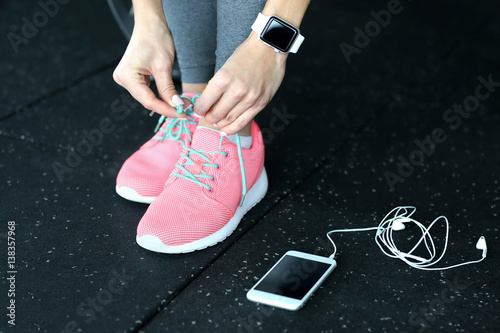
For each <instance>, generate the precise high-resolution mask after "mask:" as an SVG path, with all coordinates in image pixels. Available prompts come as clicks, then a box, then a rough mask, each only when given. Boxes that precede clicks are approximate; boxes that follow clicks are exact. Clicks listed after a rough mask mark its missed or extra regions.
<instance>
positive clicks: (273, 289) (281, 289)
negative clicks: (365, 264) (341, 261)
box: [247, 251, 337, 311]
mask: <svg viewBox="0 0 500 333" xmlns="http://www.w3.org/2000/svg"><path fill="white" fill-rule="evenodd" d="M335 267H337V262H336V261H335V260H334V259H330V258H326V257H321V256H317V255H314V254H309V253H304V252H298V251H288V252H287V253H285V255H283V257H281V259H280V260H278V262H277V263H276V264H275V265H274V266H273V267H272V268H271V269H270V270H269V271H268V272H267V273H266V275H264V276H263V277H262V278H261V279H260V280H259V282H257V283H256V284H255V285H254V286H253V287H252V289H250V290H249V291H248V293H247V298H248V299H249V300H250V301H253V302H257V303H262V304H267V305H271V306H275V307H279V308H282V309H286V310H292V311H295V310H298V309H300V308H301V307H302V306H303V305H304V304H305V303H306V301H307V300H308V299H309V297H311V295H312V294H313V293H314V292H315V291H316V289H318V287H319V286H320V285H321V283H323V281H324V280H325V279H326V278H327V277H328V275H330V273H331V272H332V271H333V270H334V269H335Z"/></svg>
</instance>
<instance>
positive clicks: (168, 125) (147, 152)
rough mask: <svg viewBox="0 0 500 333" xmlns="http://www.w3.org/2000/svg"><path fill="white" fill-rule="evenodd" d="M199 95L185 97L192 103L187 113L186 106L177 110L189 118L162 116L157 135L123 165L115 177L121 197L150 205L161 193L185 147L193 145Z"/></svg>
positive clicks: (157, 127)
mask: <svg viewBox="0 0 500 333" xmlns="http://www.w3.org/2000/svg"><path fill="white" fill-rule="evenodd" d="M198 96H199V95H195V94H184V95H182V97H183V98H185V99H187V100H189V101H190V102H191V106H189V105H186V106H187V109H186V110H184V109H183V106H179V107H178V108H177V112H178V113H179V114H181V113H182V112H185V113H186V114H187V118H186V119H181V118H166V117H164V116H161V117H160V119H159V120H158V125H157V126H156V129H155V132H156V134H155V136H153V138H151V139H150V140H149V141H148V142H146V143H145V144H144V145H143V146H142V147H141V148H140V149H139V150H138V151H136V152H135V153H134V154H132V156H130V157H129V158H128V159H127V160H126V161H125V163H123V166H122V167H121V169H120V172H119V173H118V177H117V178H116V193H118V195H120V196H121V197H123V198H125V199H128V200H131V201H136V202H141V203H151V202H153V200H154V199H155V198H156V197H157V196H158V195H159V194H160V193H161V191H162V190H163V187H164V185H165V182H166V181H167V179H168V176H169V175H170V173H171V172H172V170H173V169H174V168H175V163H176V162H177V161H178V160H179V156H180V154H181V152H182V149H183V144H186V145H187V146H189V145H190V143H191V138H192V133H193V132H194V131H195V129H196V126H197V124H198V120H197V118H194V117H193V105H194V103H195V100H196V98H197V97H198ZM162 123H163V124H162ZM160 126H161V127H160Z"/></svg>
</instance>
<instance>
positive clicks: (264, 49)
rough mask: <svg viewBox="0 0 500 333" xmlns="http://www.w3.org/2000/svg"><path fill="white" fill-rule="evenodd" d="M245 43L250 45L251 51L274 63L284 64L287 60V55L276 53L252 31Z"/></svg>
mask: <svg viewBox="0 0 500 333" xmlns="http://www.w3.org/2000/svg"><path fill="white" fill-rule="evenodd" d="M247 42H248V43H249V44H250V46H251V49H252V50H254V51H256V52H258V53H259V54H262V55H263V56H265V57H266V58H269V59H273V60H274V61H275V62H276V63H279V64H281V63H285V62H286V59H287V58H288V53H279V52H276V51H275V50H274V48H273V47H271V46H269V45H266V44H264V43H263V42H262V41H261V40H260V38H259V36H257V34H256V33H255V32H254V31H252V32H251V33H250V36H249V37H248V38H247Z"/></svg>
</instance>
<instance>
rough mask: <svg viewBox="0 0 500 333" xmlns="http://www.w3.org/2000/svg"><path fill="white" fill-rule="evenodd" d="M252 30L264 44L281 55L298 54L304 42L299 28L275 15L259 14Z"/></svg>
mask: <svg viewBox="0 0 500 333" xmlns="http://www.w3.org/2000/svg"><path fill="white" fill-rule="evenodd" d="M252 30H253V31H255V33H256V34H257V35H258V36H259V39H260V40H261V41H262V42H264V44H266V45H268V46H270V47H272V48H274V50H275V51H276V52H279V53H296V52H297V51H298V50H299V47H300V45H301V44H302V42H303V41H304V36H302V35H301V34H300V30H299V28H297V27H295V26H293V25H292V24H290V23H288V22H286V21H284V20H282V19H280V18H279V17H277V16H274V15H271V16H266V15H264V14H262V13H259V15H258V16H257V19H256V20H255V22H254V23H253V24H252Z"/></svg>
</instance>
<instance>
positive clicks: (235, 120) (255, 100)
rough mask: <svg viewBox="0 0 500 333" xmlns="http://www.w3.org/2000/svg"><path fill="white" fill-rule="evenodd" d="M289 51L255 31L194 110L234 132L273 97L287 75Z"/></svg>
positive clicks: (202, 95) (217, 75) (210, 84)
mask: <svg viewBox="0 0 500 333" xmlns="http://www.w3.org/2000/svg"><path fill="white" fill-rule="evenodd" d="M286 59H287V55H285V54H281V53H277V52H275V51H274V50H273V49H272V48H271V47H269V46H267V45H265V44H264V43H262V41H260V40H259V39H258V37H257V35H256V34H255V33H252V34H251V35H250V37H248V38H247V40H246V41H245V42H243V43H242V44H241V45H240V46H239V47H238V48H237V49H236V51H235V52H234V53H233V55H232V56H231V57H230V58H229V59H228V60H227V61H226V63H225V64H224V66H222V68H221V69H220V70H219V71H218V72H217V73H216V74H215V75H214V77H213V78H212V79H211V80H210V82H209V83H208V86H207V88H206V89H205V91H204V92H203V93H202V94H201V96H200V97H199V98H198V99H197V100H196V104H195V106H194V112H195V113H196V114H197V115H199V116H201V117H205V120H206V121H207V122H208V123H210V124H214V125H215V126H216V127H218V128H219V129H220V131H221V132H224V133H226V134H229V135H230V134H235V133H237V132H238V131H240V130H241V129H243V128H244V127H245V126H246V125H248V124H249V123H250V122H251V121H252V119H253V118H254V117H255V116H256V115H257V114H258V113H259V112H260V111H262V109H264V107H265V106H266V105H267V104H268V103H269V102H270V101H271V99H272V98H273V97H274V95H275V94H276V91H277V90H278V88H279V86H280V85H281V82H282V81H283V77H284V75H285V65H286Z"/></svg>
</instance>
